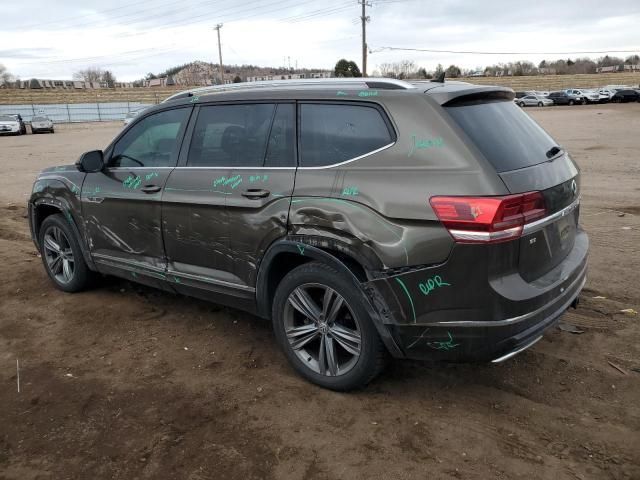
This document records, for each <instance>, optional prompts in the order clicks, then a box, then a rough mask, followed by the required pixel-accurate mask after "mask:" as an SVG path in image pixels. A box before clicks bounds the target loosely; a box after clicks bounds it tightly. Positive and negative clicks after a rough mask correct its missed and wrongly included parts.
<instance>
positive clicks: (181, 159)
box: [175, 99, 300, 170]
mask: <svg viewBox="0 0 640 480" xmlns="http://www.w3.org/2000/svg"><path fill="white" fill-rule="evenodd" d="M264 103H267V104H270V105H274V106H275V108H274V117H272V118H271V125H270V126H269V135H271V129H272V128H273V121H274V119H275V115H276V114H277V113H278V105H280V104H283V105H293V106H294V108H295V111H294V122H293V130H294V132H293V133H294V136H295V138H296V141H295V142H294V156H295V159H294V166H291V167H265V166H259V167H237V166H234V167H230V166H225V165H220V166H209V167H194V166H191V165H189V164H188V163H187V162H188V160H189V150H190V148H191V140H192V138H193V132H194V131H195V127H196V124H197V122H198V117H199V115H200V110H201V109H202V108H203V107H217V106H233V105H256V104H264ZM296 104H297V102H296V100H293V99H282V100H280V99H273V100H269V99H264V100H226V101H214V102H206V103H204V102H203V103H198V104H197V105H196V106H195V108H194V111H193V113H192V115H191V119H190V121H189V125H188V126H187V129H186V131H185V135H184V138H183V142H182V148H181V149H180V154H179V155H178V164H177V165H176V166H175V168H179V169H181V170H296V169H298V168H299V165H300V163H299V159H298V157H299V155H298V151H299V150H298V108H297V105H296ZM268 140H269V139H268V138H267V146H265V153H264V154H265V156H266V154H267V150H268ZM265 158H266V157H265ZM263 163H264V158H263Z"/></svg>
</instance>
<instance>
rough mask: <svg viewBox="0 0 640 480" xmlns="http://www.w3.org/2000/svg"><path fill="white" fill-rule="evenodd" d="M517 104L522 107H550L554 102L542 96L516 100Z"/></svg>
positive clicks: (526, 96)
mask: <svg viewBox="0 0 640 480" xmlns="http://www.w3.org/2000/svg"><path fill="white" fill-rule="evenodd" d="M516 103H517V104H518V105H520V106H521V107H548V106H549V105H553V100H549V99H548V98H547V97H543V96H542V95H525V96H524V97H521V98H518V99H516Z"/></svg>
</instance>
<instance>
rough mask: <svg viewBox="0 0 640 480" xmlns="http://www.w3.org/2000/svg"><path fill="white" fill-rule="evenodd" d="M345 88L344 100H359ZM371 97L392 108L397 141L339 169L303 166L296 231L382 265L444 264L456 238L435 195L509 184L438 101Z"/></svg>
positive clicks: (417, 96) (494, 191) (388, 94)
mask: <svg viewBox="0 0 640 480" xmlns="http://www.w3.org/2000/svg"><path fill="white" fill-rule="evenodd" d="M344 93H345V94H346V95H344V96H341V101H347V100H348V99H353V100H354V101H361V99H360V98H358V97H357V96H356V97H355V98H354V95H353V92H349V91H346V92H344ZM367 102H369V103H371V102H373V103H376V104H377V105H380V106H381V107H382V108H383V110H384V111H385V112H386V114H387V116H388V117H389V120H390V122H391V124H392V126H393V130H394V132H395V135H394V136H395V140H394V142H393V143H392V144H391V145H389V146H387V147H386V148H383V149H381V150H379V151H377V152H375V153H372V154H369V155H365V156H363V157H361V158H358V159H355V160H353V161H347V162H343V163H342V164H338V165H336V166H329V167H300V168H298V172H297V175H296V184H295V190H294V197H293V200H292V202H291V211H290V216H289V218H290V224H291V230H292V233H293V234H299V235H310V236H314V235H317V236H323V235H326V236H329V237H333V238H337V239H340V240H342V241H343V242H345V243H346V244H349V245H351V246H352V248H354V249H358V248H360V249H364V250H368V251H370V252H372V253H373V254H375V255H376V256H377V258H378V259H379V262H380V265H381V268H382V269H387V268H398V267H408V266H415V265H433V264H438V263H441V262H443V261H445V260H446V258H447V256H448V254H449V252H450V251H451V248H452V246H453V240H452V239H451V236H450V235H449V234H448V232H447V231H446V229H444V228H443V227H442V226H441V225H440V222H439V221H438V220H437V217H436V215H435V213H434V212H433V210H432V209H431V206H430V204H429V198H430V197H431V196H433V195H500V194H505V193H508V192H507V190H506V187H505V185H504V183H503V182H502V181H501V180H500V178H499V177H498V175H497V174H496V173H495V171H494V170H493V169H488V168H486V165H485V164H484V162H483V160H482V159H480V158H478V155H477V152H475V151H474V150H473V147H469V146H468V145H467V143H465V141H464V140H463V139H462V137H461V136H460V135H459V132H457V131H456V127H455V125H453V124H452V122H451V120H450V119H449V118H448V116H447V115H446V113H445V112H443V109H442V107H441V106H440V105H439V104H437V103H436V102H435V101H433V100H431V99H429V98H427V97H426V96H425V95H423V94H421V93H419V92H416V93H414V94H407V93H406V92H394V91H381V92H379V95H378V96H376V97H374V100H372V99H371V98H367ZM338 121H339V120H338Z"/></svg>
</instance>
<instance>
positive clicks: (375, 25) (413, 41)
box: [0, 0, 640, 80]
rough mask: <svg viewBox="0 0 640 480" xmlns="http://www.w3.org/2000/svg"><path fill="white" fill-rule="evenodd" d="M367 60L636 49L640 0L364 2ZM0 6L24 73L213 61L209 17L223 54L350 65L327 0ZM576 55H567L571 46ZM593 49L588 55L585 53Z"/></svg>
mask: <svg viewBox="0 0 640 480" xmlns="http://www.w3.org/2000/svg"><path fill="white" fill-rule="evenodd" d="M371 2H372V3H373V6H372V7H371V8H369V10H368V14H369V15H370V17H371V21H370V23H369V25H368V45H369V47H370V48H372V49H374V50H375V51H376V53H373V54H372V55H370V58H369V70H370V71H372V70H374V69H375V67H376V65H379V64H380V63H384V62H389V61H397V60H399V59H410V60H413V61H415V62H416V64H418V65H420V66H424V67H426V68H427V69H433V68H435V66H436V65H437V64H438V63H442V64H444V65H449V64H452V63H455V64H458V65H460V66H461V67H464V68H473V67H475V66H479V65H486V64H491V63H496V62H500V61H503V62H504V61H512V60H522V59H528V60H531V61H534V62H536V63H537V62H539V61H540V60H542V59H543V58H546V59H547V60H552V59H555V58H561V57H566V56H567V55H560V54H558V55H551V54H549V55H509V56H503V55H469V54H439V53H426V52H399V51H395V52H390V51H377V50H378V49H379V48H380V47H389V46H392V47H410V48H416V47H417V48H420V47H423V48H430V49H443V50H475V51H477V50H485V51H505V50H506V51H513V52H531V51H543V52H560V51H575V50H608V49H624V50H627V49H634V48H636V49H640V48H639V47H640V45H638V43H637V42H638V40H637V38H638V37H637V25H640V2H638V1H637V0H619V1H617V2H616V5H615V8H603V6H602V4H601V2H600V1H598V2H596V1H594V0H565V1H563V2H561V3H559V2H557V0H554V1H551V0H538V1H536V2H530V1H527V2H524V1H514V0H485V1H483V2H478V1H476V0H449V1H447V2H432V1H427V0H377V1H376V0H371ZM25 8H26V7H24V6H23V5H21V4H20V3H19V2H9V4H8V5H5V6H3V12H2V15H3V21H2V25H1V26H0V44H2V45H5V46H6V45H15V44H16V38H19V44H20V48H18V49H7V48H6V47H5V48H3V50H0V62H1V63H4V64H6V65H7V67H8V68H9V69H10V70H11V71H12V72H13V73H14V74H17V75H20V76H21V77H23V78H28V77H30V76H38V77H47V78H70V77H71V74H72V73H73V72H74V71H76V70H79V69H81V68H86V67H88V66H100V67H103V68H110V69H112V70H113V71H114V73H115V74H116V77H117V78H118V79H121V80H133V79H136V78H140V77H142V76H143V75H144V74H145V73H147V72H159V71H162V70H165V69H166V68H168V67H171V66H174V65H177V64H182V63H186V62H188V61H191V60H196V59H199V60H204V61H212V62H217V40H216V36H215V32H214V31H213V29H212V28H213V26H215V24H216V23H218V22H221V23H223V24H224V26H223V28H222V30H221V33H222V50H223V60H224V62H225V63H240V64H242V63H251V64H257V65H262V66H282V65H286V64H288V63H289V57H290V59H291V60H290V61H291V64H292V66H294V65H295V63H296V61H297V64H298V66H299V67H308V68H313V67H316V68H332V67H333V65H334V64H335V62H336V61H337V60H338V59H339V58H343V57H346V58H349V59H353V60H355V61H357V62H358V63H360V61H361V47H360V25H359V19H358V17H359V15H360V9H359V6H358V5H357V4H356V2H355V1H346V0H325V1H324V2H322V3H318V2H317V1H315V0H246V1H228V0H183V1H181V2H175V1H174V0H113V1H111V2H108V3H105V2H104V1H102V0H66V1H65V2H51V1H50V0H31V1H30V2H29V14H28V16H25V14H24V11H25ZM574 56H575V55H574ZM591 56H592V57H597V56H598V55H596V54H593V55H591Z"/></svg>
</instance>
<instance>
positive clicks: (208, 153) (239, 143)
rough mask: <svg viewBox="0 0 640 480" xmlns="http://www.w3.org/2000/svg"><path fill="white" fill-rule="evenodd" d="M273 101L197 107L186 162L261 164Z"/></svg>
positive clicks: (194, 163) (211, 165) (253, 165)
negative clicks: (269, 102) (196, 116)
mask: <svg viewBox="0 0 640 480" xmlns="http://www.w3.org/2000/svg"><path fill="white" fill-rule="evenodd" d="M274 111H275V105H273V104H266V103H261V104H253V105H215V106H208V107H207V106H205V107H201V109H200V113H199V114H198V120H197V122H196V126H195V129H194V131H193V138H192V139H191V146H190V147H189V157H188V160H187V163H188V164H189V165H190V166H194V167H261V166H263V164H264V158H265V150H266V146H267V139H268V138H269V129H270V127H271V121H272V119H273V114H274Z"/></svg>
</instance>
